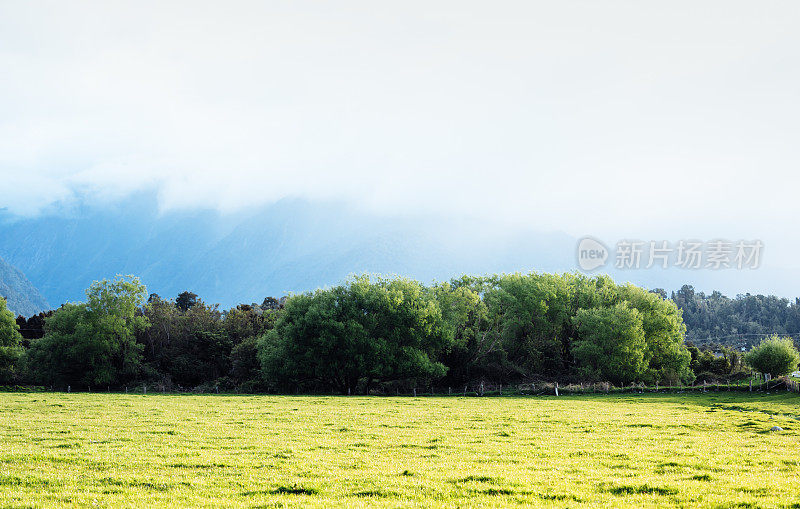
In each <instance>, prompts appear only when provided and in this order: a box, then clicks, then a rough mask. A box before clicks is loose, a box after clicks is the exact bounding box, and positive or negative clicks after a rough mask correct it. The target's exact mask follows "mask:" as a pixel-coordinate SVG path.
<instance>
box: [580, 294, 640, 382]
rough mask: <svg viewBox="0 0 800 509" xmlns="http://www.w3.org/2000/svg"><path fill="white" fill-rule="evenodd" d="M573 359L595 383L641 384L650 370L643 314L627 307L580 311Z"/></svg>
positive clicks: (625, 304) (584, 374)
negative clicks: (648, 369)
mask: <svg viewBox="0 0 800 509" xmlns="http://www.w3.org/2000/svg"><path fill="white" fill-rule="evenodd" d="M574 322H575V325H576V327H577V329H578V335H579V338H580V339H578V340H576V341H575V344H574V348H573V355H574V357H575V362H576V364H577V366H578V370H579V373H580V374H581V375H582V376H584V377H588V378H589V379H592V380H607V381H609V382H612V383H614V384H627V383H630V382H634V381H637V380H641V378H642V376H643V375H644V374H645V372H646V370H647V366H648V359H647V358H646V354H647V342H646V341H645V331H644V328H643V320H642V314H641V313H640V312H639V311H637V310H636V309H633V308H631V307H630V306H629V305H628V304H627V303H619V304H615V305H614V306H611V307H602V308H593V309H581V310H579V311H578V313H577V314H576V316H575V318H574Z"/></svg>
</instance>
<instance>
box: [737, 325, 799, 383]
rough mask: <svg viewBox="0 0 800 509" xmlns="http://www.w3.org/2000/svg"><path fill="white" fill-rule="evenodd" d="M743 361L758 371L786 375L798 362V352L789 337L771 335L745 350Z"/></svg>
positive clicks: (795, 367)
mask: <svg viewBox="0 0 800 509" xmlns="http://www.w3.org/2000/svg"><path fill="white" fill-rule="evenodd" d="M744 360H745V362H746V363H747V364H748V365H749V366H750V367H751V368H753V369H754V370H756V371H758V372H759V373H769V374H771V375H772V376H782V375H788V374H789V373H791V372H792V371H794V370H795V369H797V364H798V363H800V354H799V353H798V351H797V348H795V347H794V343H793V342H792V339H791V338H781V337H778V336H777V335H772V336H770V337H768V338H766V339H764V340H762V341H761V343H760V344H759V345H758V346H756V347H755V348H753V349H752V350H750V351H749V352H747V353H746V354H745V356H744Z"/></svg>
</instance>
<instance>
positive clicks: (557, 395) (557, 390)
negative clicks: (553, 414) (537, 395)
mask: <svg viewBox="0 0 800 509" xmlns="http://www.w3.org/2000/svg"><path fill="white" fill-rule="evenodd" d="M556 396H558V382H556Z"/></svg>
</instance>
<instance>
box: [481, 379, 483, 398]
mask: <svg viewBox="0 0 800 509" xmlns="http://www.w3.org/2000/svg"><path fill="white" fill-rule="evenodd" d="M481 396H483V381H481Z"/></svg>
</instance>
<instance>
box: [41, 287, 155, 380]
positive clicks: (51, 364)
mask: <svg viewBox="0 0 800 509" xmlns="http://www.w3.org/2000/svg"><path fill="white" fill-rule="evenodd" d="M86 297H87V301H86V302H85V303H82V304H66V305H64V306H62V307H61V308H60V309H59V310H58V311H56V312H55V313H54V314H53V315H52V316H51V317H49V318H47V319H46V322H45V335H44V337H43V338H41V339H38V340H35V341H34V342H33V343H32V344H31V349H30V350H29V352H28V366H29V369H30V370H31V371H32V374H33V377H34V379H35V380H36V381H38V382H40V383H48V384H76V385H84V386H88V387H91V386H93V385H95V386H97V385H100V386H102V385H115V384H118V383H121V382H124V381H127V380H132V379H133V378H135V377H136V376H137V375H138V374H139V371H140V369H141V362H142V349H143V347H142V345H140V344H138V343H137V342H136V340H135V333H136V331H137V330H141V329H144V328H146V327H148V325H149V322H148V320H147V318H146V317H144V316H142V314H141V312H140V308H141V306H142V305H143V304H144V302H145V299H146V297H147V293H146V289H145V287H144V285H143V284H141V283H140V282H139V279H138V278H136V277H133V276H117V277H116V278H115V279H113V280H110V281H109V280H103V281H98V282H95V283H93V284H92V285H91V287H89V289H88V290H86Z"/></svg>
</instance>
